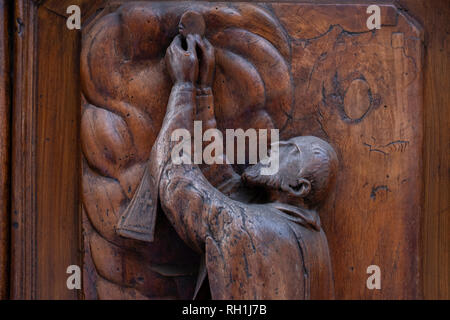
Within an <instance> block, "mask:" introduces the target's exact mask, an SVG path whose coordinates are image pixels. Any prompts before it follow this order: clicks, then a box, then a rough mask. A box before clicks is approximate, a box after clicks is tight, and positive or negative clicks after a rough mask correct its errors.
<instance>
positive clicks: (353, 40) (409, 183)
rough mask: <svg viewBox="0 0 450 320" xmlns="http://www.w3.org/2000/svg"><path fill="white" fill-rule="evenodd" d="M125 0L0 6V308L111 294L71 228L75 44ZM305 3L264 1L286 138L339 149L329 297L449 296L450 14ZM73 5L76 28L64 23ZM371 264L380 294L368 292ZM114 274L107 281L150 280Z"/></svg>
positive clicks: (438, 9) (439, 9) (77, 206)
mask: <svg viewBox="0 0 450 320" xmlns="http://www.w3.org/2000/svg"><path fill="white" fill-rule="evenodd" d="M128 2H130V1H107V0H95V1H88V0H70V1H69V0H67V1H65V0H64V1H57V0H46V1H32V0H18V1H16V3H15V4H14V5H13V6H12V7H10V8H9V9H8V8H6V7H5V6H4V4H5V3H6V2H5V1H0V14H1V16H2V18H3V17H5V19H2V24H3V26H4V25H7V24H9V25H8V27H7V28H9V29H10V30H11V31H12V32H11V33H10V35H8V34H7V33H5V32H4V30H7V28H3V30H2V31H1V32H2V33H1V34H0V52H1V53H4V57H5V58H0V60H1V61H0V62H1V68H0V114H1V122H0V123H1V125H0V129H1V131H0V149H1V155H0V160H1V163H0V186H1V194H0V239H2V240H1V241H0V268H1V272H0V298H1V297H3V298H4V297H7V296H9V297H11V298H14V299H21V298H27V299H45V298H50V299H77V298H83V297H85V298H102V297H99V296H98V292H97V288H96V287H95V284H96V283H97V285H98V286H100V287H102V288H103V289H104V292H105V290H106V291H108V290H113V289H111V287H114V286H112V285H111V283H113V284H114V282H111V281H110V282H107V281H106V282H105V281H103V282H102V283H101V284H98V282H99V280H98V274H97V273H98V268H100V267H102V266H101V265H100V263H99V264H98V265H97V266H96V267H94V264H93V261H92V260H90V259H91V258H90V257H91V252H90V251H89V250H104V249H101V248H103V247H102V245H103V244H102V243H101V240H98V241H97V242H95V241H94V243H95V244H98V246H96V247H95V248H93V247H90V246H91V245H92V244H91V243H88V242H86V239H85V237H84V236H83V231H82V225H83V224H84V225H88V223H89V220H88V217H87V216H86V215H83V214H82V199H81V198H82V197H81V195H82V194H83V191H82V190H81V187H82V181H81V177H82V176H83V174H85V173H83V168H85V166H86V163H85V162H84V163H83V161H85V160H83V158H82V155H81V139H80V135H81V134H82V133H83V132H82V130H83V129H82V128H81V111H80V106H81V105H82V104H83V100H82V98H81V97H80V92H81V90H82V89H81V85H80V83H81V81H82V79H81V76H80V53H81V50H82V34H87V33H88V32H89V29H90V28H91V27H92V26H94V25H96V24H97V23H101V19H102V17H104V16H106V15H107V14H110V13H114V12H116V10H117V9H118V8H119V7H120V5H121V4H123V3H128ZM147 2H149V3H150V4H149V6H151V3H154V2H152V1H147ZM303 2H306V3H303V4H301V5H300V4H297V3H295V2H288V3H287V2H283V3H277V1H270V2H268V3H265V4H263V5H261V4H260V5H261V7H262V8H263V10H267V14H268V16H271V17H274V19H275V20H274V21H276V22H277V23H278V25H279V28H280V30H282V33H284V34H285V35H287V39H288V44H289V50H288V56H289V58H288V60H289V67H290V72H291V74H292V81H293V83H294V91H293V94H294V101H295V103H294V108H293V109H292V112H291V113H289V116H288V117H287V118H288V121H287V122H286V125H285V126H284V128H283V131H282V136H283V137H284V138H289V137H292V136H295V135H305V134H308V135H315V136H318V137H321V138H323V139H325V140H327V141H329V142H331V143H332V145H333V147H335V149H336V150H337V152H338V156H339V160H340V171H339V177H338V183H337V186H336V189H335V190H334V195H333V197H332V198H331V199H330V201H329V202H327V203H326V205H325V208H324V210H323V212H325V214H323V213H322V216H321V218H322V222H323V225H324V229H325V232H326V234H327V237H328V243H329V247H330V250H331V261H332V264H333V269H334V270H333V271H334V277H335V293H336V297H337V298H342V299H404V298H422V297H424V298H447V299H448V297H449V286H448V284H449V280H448V272H447V271H448V263H449V259H448V252H449V250H448V243H449V242H450V240H449V232H448V229H449V225H448V220H449V219H448V214H449V208H448V198H449V190H450V183H449V180H450V177H449V170H448V164H449V163H450V161H448V160H449V159H448V152H446V150H448V143H447V142H448V140H449V138H450V132H449V129H448V128H449V127H450V124H449V123H448V121H449V120H448V119H449V117H448V113H449V107H448V101H449V100H450V97H449V94H450V93H449V91H448V90H446V88H447V87H448V85H449V77H448V72H445V70H447V69H448V66H449V59H448V56H449V54H448V53H449V51H450V49H449V48H448V43H450V42H449V38H448V37H449V34H450V30H449V25H448V22H447V21H446V16H448V15H449V14H450V8H449V5H448V3H447V2H446V1H445V0H443V1H433V4H430V3H429V2H426V1H425V2H424V1H420V0H399V1H396V2H395V6H393V5H392V1H383V2H382V3H380V5H381V8H382V17H383V20H382V21H383V22H382V24H383V25H382V28H381V29H380V30H377V31H367V27H366V19H367V17H368V14H367V13H366V12H365V10H366V8H367V5H369V4H372V3H371V1H351V0H349V1H336V0H335V1H303ZM336 3H339V5H336ZM355 3H365V4H362V5H361V4H355ZM72 4H76V5H79V6H80V8H81V12H82V23H83V28H82V30H81V31H77V30H69V29H67V27H66V18H67V17H68V14H67V13H66V8H67V7H68V6H69V5H72ZM219 4H220V3H219ZM343 4H345V5H343ZM155 5H157V4H155ZM233 6H234V5H233V4H231V7H233ZM299 17H301V19H300V18H299ZM99 21H100V22H99ZM422 28H423V29H422ZM9 46H10V47H13V48H11V49H12V50H11V51H10V50H9V49H8V47H9ZM8 52H12V53H13V54H12V56H10V60H8V59H7V58H6V57H8ZM9 61H11V62H12V63H11V64H10V63H9ZM98 63H99V66H101V64H102V62H101V61H99V62H98ZM10 66H12V74H13V75H14V76H12V77H10V76H9V75H8V73H9V72H8V70H9V68H10ZM5 70H6V71H5ZM10 81H11V86H10V84H9V82H10ZM5 88H6V89H5ZM8 88H12V91H11V95H10V96H11V99H10V98H9V93H8ZM162 100H164V99H162ZM162 108H164V106H163V107H162ZM9 112H10V114H11V117H10V116H9V115H8V113H9ZM8 119H10V120H9V121H8ZM9 141H11V143H9ZM8 152H10V154H9V155H8ZM94 174H98V172H94ZM131 179H137V176H136V177H134V178H133V175H131ZM9 181H10V182H11V183H9ZM135 183H136V181H135ZM91 187H95V185H92V186H91ZM97 187H98V186H97ZM132 189H133V190H134V188H132ZM9 194H10V196H9ZM130 196H132V193H131V195H130ZM9 199H10V200H11V201H10V203H9V201H8V200H9ZM115 200H117V199H115ZM115 200H113V201H115ZM88 201H89V202H90V204H91V206H93V207H95V206H96V205H99V204H100V205H101V204H102V202H101V201H99V200H98V199H97V200H96V199H95V198H89V199H88ZM96 201H97V202H96ZM123 205H124V204H122V207H121V208H120V209H119V210H123ZM103 218H104V217H103ZM8 226H9V227H8ZM85 232H86V233H87V234H90V233H92V229H89V228H86V229H85ZM9 233H10V234H11V238H10V239H11V243H8V239H9V235H8V234H9ZM83 241H85V242H83ZM120 250H122V248H120V246H119V247H118V248H115V249H114V250H113V251H112V252H111V254H112V256H113V255H114V254H117V253H118V252H120ZM119 255H120V253H119ZM137 258H139V257H137ZM102 259H103V260H102V261H100V262H103V264H104V265H106V266H107V265H108V262H110V261H112V260H111V259H112V258H111V257H109V258H108V255H107V254H105V255H104V257H103V258H102ZM124 261H127V260H124ZM124 261H122V262H124ZM97 263H98V261H97ZM129 263H130V265H133V264H136V262H129ZM372 264H375V265H379V266H380V267H381V272H382V290H368V289H367V288H366V279H367V277H368V274H367V273H366V269H367V267H368V266H369V265H372ZM69 265H79V266H81V267H83V266H84V267H85V269H86V272H85V283H84V287H83V290H69V289H67V287H66V279H67V277H68V274H67V273H66V269H67V267H68V266H69ZM125 269H126V268H125ZM125 269H124V270H119V273H118V275H117V276H118V277H123V278H126V279H128V280H130V279H131V280H132V278H133V277H134V276H136V275H137V273H138V272H146V271H145V270H144V271H143V270H141V269H139V268H130V269H129V270H125ZM144 269H145V268H144ZM108 272H109V271H108ZM148 274H150V273H148ZM155 283H156V282H155ZM178 285H179V286H181V287H183V285H186V284H178ZM187 286H188V285H187ZM114 290H117V288H116V289H114ZM114 290H113V291H114ZM186 290H187V289H186ZM8 291H9V292H10V294H8ZM127 294H128V293H125V296H127ZM103 297H107V296H103ZM116 297H123V296H116ZM128 298H139V296H136V294H135V293H134V294H133V293H132V294H128Z"/></svg>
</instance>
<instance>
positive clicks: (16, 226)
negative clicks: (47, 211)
mask: <svg viewBox="0 0 450 320" xmlns="http://www.w3.org/2000/svg"><path fill="white" fill-rule="evenodd" d="M36 14H37V7H36V6H35V4H34V3H33V2H31V1H27V0H19V1H17V2H16V3H15V11H14V21H15V22H16V25H15V29H14V84H13V85H14V89H13V111H12V141H13V142H12V168H11V174H12V179H11V180H12V191H11V192H12V194H11V211H12V214H11V226H12V227H11V298H12V299H33V298H36V275H37V274H36V267H37V247H36V246H37V245H36V236H37V234H36V226H37V224H36V197H37V192H36V181H35V178H36V157H35V155H36V154H35V139H36V131H35V129H36V77H37V71H36V62H37V60H36V55H35V46H36Z"/></svg>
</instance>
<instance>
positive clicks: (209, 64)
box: [195, 34, 216, 89]
mask: <svg viewBox="0 0 450 320" xmlns="http://www.w3.org/2000/svg"><path fill="white" fill-rule="evenodd" d="M195 42H196V44H197V46H198V49H199V50H200V52H201V58H200V77H199V88H200V89H206V88H211V85H212V81H213V78H214V68H215V64H216V58H215V54H214V47H213V46H212V45H211V43H210V42H209V41H208V40H207V39H206V38H202V37H200V36H199V35H198V34H196V35H195Z"/></svg>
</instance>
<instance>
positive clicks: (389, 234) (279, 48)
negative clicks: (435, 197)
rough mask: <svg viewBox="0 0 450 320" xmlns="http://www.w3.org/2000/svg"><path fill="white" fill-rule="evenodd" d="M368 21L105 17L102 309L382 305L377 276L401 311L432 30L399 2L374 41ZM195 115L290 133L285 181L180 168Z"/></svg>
mask: <svg viewBox="0 0 450 320" xmlns="http://www.w3.org/2000/svg"><path fill="white" fill-rule="evenodd" d="M366 8H367V6H362V5H346V6H343V5H308V4H296V3H289V4H287V3H267V4H249V3H215V2H214V3H213V2H211V3H209V2H201V3H189V2H188V3H158V2H137V3H126V4H124V5H123V6H114V7H108V8H107V9H105V10H104V11H103V12H102V13H101V14H100V15H99V16H97V17H95V18H93V20H92V22H91V23H90V24H89V25H88V26H86V28H84V30H83V48H82V53H81V80H82V91H83V92H82V93H83V101H82V104H83V105H82V116H81V143H82V152H83V157H82V158H83V160H82V161H83V163H82V164H83V166H82V167H83V172H82V186H83V226H84V243H85V279H84V293H85V296H86V298H90V299H95V298H98V299H147V298H148V299H191V298H193V297H196V298H208V297H212V298H215V299H217V298H218V299H220V298H235V299H245V298H257V299H262V298H271V299H277V298H292V299H332V298H334V297H338V298H346V297H351V296H350V295H349V294H351V293H352V292H355V291H358V290H361V294H360V298H363V297H367V298H369V297H375V298H376V297H377V295H378V294H379V293H377V292H376V291H367V290H366V288H365V279H366V269H367V267H368V266H370V265H379V266H381V267H382V269H383V270H385V271H384V272H383V279H382V281H383V284H384V286H385V288H387V291H386V292H389V293H388V296H384V298H389V295H392V297H396V298H401V297H403V298H414V297H415V296H414V294H415V292H416V291H417V290H415V287H416V286H417V285H418V274H419V273H418V265H417V261H416V260H415V259H414V255H408V254H406V253H407V252H417V250H418V249H417V248H418V219H419V218H420V216H419V214H420V208H419V205H420V199H421V182H420V181H421V175H422V172H421V169H422V164H421V161H420V158H421V147H422V128H421V123H422V93H421V86H422V76H421V68H422V62H421V31H420V29H419V28H418V27H416V26H415V24H414V23H413V22H412V21H411V20H410V19H409V18H407V17H405V16H404V15H403V14H402V13H400V12H399V11H397V9H396V8H395V7H393V6H381V8H382V17H383V20H382V21H383V26H382V28H381V29H379V30H374V31H369V30H367V26H366V19H367V13H366ZM193 48H196V49H193ZM180 52H182V53H184V54H180ZM190 59H191V60H190ZM191 64H193V65H191ZM187 69H189V70H187ZM180 70H183V71H180ZM194 120H202V121H203V126H204V127H203V129H204V130H206V129H207V128H214V127H217V128H218V129H219V130H221V131H222V132H225V130H226V129H238V128H242V129H244V130H246V129H249V128H254V129H269V131H270V129H279V133H280V140H282V141H280V159H281V160H280V170H279V173H278V174H277V175H276V177H278V178H273V179H271V178H267V177H265V176H261V174H260V170H261V167H262V165H261V164H257V165H254V166H249V165H241V166H239V165H233V166H231V165H214V166H208V165H201V166H200V167H197V166H196V165H191V166H187V165H173V164H172V163H171V162H170V161H169V157H170V150H171V149H172V148H173V147H174V145H173V143H172V142H171V141H169V140H170V139H169V137H170V133H171V132H172V131H173V130H174V129H176V128H180V127H183V128H187V129H189V130H191V131H192V126H193V121H194ZM311 168H314V170H313V169H311ZM200 170H201V171H200ZM319 216H320V218H319ZM355 226H358V227H357V228H355ZM399 228H401V230H402V231H401V232H398V230H399ZM325 234H326V236H325ZM327 239H328V240H327ZM386 246H388V247H390V248H392V252H390V253H389V252H388V251H387V250H384V248H385V247H386ZM348 248H352V250H348ZM406 266H408V267H406ZM333 279H334V281H333ZM359 287H360V288H361V289H358V288H359ZM348 295H349V296H348Z"/></svg>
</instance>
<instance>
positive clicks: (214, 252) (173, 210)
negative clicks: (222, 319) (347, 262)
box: [118, 85, 333, 299]
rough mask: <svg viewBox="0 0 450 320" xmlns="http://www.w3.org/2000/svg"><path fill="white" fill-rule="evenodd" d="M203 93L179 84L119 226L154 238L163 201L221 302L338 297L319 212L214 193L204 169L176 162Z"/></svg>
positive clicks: (138, 236)
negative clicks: (175, 136) (180, 133)
mask: <svg viewBox="0 0 450 320" xmlns="http://www.w3.org/2000/svg"><path fill="white" fill-rule="evenodd" d="M194 112H195V91H194V89H193V88H191V87H189V86H187V87H186V86H183V85H175V86H174V87H173V88H172V92H171V95H170V99H169V104H168V107H167V113H166V116H165V119H164V122H163V126H162V129H161V131H160V134H159V135H158V139H157V141H156V143H155V145H154V147H153V149H152V152H151V157H150V162H149V167H148V168H147V171H146V173H145V174H144V178H143V181H142V182H141V185H140V187H139V189H138V191H137V192H136V195H135V199H136V200H134V201H135V203H136V206H131V207H130V209H129V210H127V212H125V214H124V216H123V219H122V220H121V221H120V222H119V228H118V230H119V232H120V233H121V234H122V235H124V236H129V237H133V238H135V239H141V240H147V241H151V240H152V239H153V230H154V221H155V218H156V216H155V214H156V203H157V201H158V196H159V201H160V203H161V206H162V209H163V210H164V212H165V214H166V216H167V218H168V219H169V221H170V222H171V224H172V226H173V227H174V228H175V230H176V231H177V233H178V235H179V236H180V237H181V238H182V239H183V240H184V242H185V243H186V244H188V245H189V246H190V247H191V248H192V249H194V250H195V251H197V252H198V253H199V254H201V255H204V256H205V264H206V269H207V273H208V280H209V284H210V289H211V295H212V298H213V299H330V298H333V279H332V270H331V265H330V257H329V252H328V245H327V240H326V237H325V234H324V233H323V231H322V230H321V228H320V222H319V219H318V216H317V213H315V212H309V211H302V210H300V209H299V208H294V207H292V206H288V205H283V204H277V203H274V204H266V205H261V204H258V205H257V204H245V203H242V202H238V201H234V200H232V199H231V198H229V197H227V196H226V195H224V194H223V193H221V192H220V191H219V190H217V189H216V188H214V187H213V186H212V185H211V184H210V183H209V182H208V180H207V179H206V178H205V177H204V175H203V174H202V171H201V170H200V169H199V167H198V166H197V165H189V164H181V165H179V164H174V163H173V162H172V161H171V159H170V150H171V148H172V146H173V144H174V143H173V142H171V141H170V134H171V133H172V132H173V130H175V129H178V128H186V129H188V130H191V132H192V129H193V128H192V127H193V121H194Z"/></svg>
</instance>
